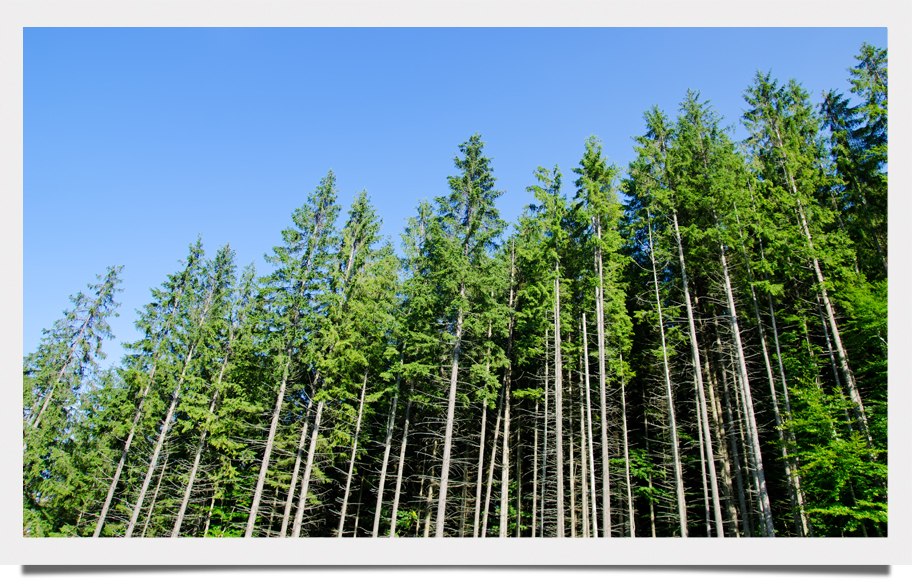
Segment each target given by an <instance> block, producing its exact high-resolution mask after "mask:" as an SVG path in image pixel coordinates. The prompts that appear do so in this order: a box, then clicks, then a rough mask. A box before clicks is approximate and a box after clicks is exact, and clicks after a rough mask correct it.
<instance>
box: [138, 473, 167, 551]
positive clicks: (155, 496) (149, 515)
mask: <svg viewBox="0 0 912 581" xmlns="http://www.w3.org/2000/svg"><path fill="white" fill-rule="evenodd" d="M167 468H168V456H165V459H164V460H162V469H161V471H160V472H159V473H158V482H156V483H155V491H154V492H153V493H152V502H150V503H149V512H147V513H146V522H145V523H144V524H143V530H142V533H140V535H139V536H140V537H145V536H146V529H148V528H149V521H150V520H151V519H152V511H153V510H155V501H156V499H158V491H159V490H160V489H161V484H162V478H164V476H165V469H167Z"/></svg>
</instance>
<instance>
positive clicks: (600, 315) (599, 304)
mask: <svg viewBox="0 0 912 581" xmlns="http://www.w3.org/2000/svg"><path fill="white" fill-rule="evenodd" d="M594 220H595V233H596V237H597V239H598V244H597V245H596V247H595V260H596V270H598V275H599V286H598V288H597V289H595V314H596V321H595V322H596V330H597V333H598V365H599V399H600V402H599V403H600V404H601V416H602V417H601V420H602V421H601V428H602V531H603V533H604V536H606V537H610V536H611V478H610V477H609V476H610V463H609V462H608V402H607V396H606V393H605V382H606V381H607V376H606V375H605V296H604V295H605V277H604V272H603V268H602V246H601V243H602V225H601V222H600V220H599V218H598V217H597V216H596V217H595V219H594Z"/></svg>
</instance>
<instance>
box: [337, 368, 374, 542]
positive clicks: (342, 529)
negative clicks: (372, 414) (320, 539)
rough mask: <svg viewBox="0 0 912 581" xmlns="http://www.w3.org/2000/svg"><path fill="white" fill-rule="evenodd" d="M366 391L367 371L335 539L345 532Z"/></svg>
mask: <svg viewBox="0 0 912 581" xmlns="http://www.w3.org/2000/svg"><path fill="white" fill-rule="evenodd" d="M366 391H367V371H365V372H364V383H362V384H361V398H360V399H359V400H358V419H357V420H356V422H355V437H354V439H353V440H352V451H351V460H350V461H349V462H348V477H347V478H346V479H345V495H344V496H343V497H342V514H341V515H339V530H338V532H337V534H336V537H338V538H342V534H343V533H344V532H345V514H346V511H347V509H348V494H349V492H350V491H351V480H352V474H354V472H355V456H356V455H357V452H358V436H360V435H361V417H362V414H363V413H364V394H365V392H366ZM356 533H357V528H356Z"/></svg>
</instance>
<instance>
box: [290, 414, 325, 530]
mask: <svg viewBox="0 0 912 581" xmlns="http://www.w3.org/2000/svg"><path fill="white" fill-rule="evenodd" d="M324 402H325V400H322V399H321V400H320V401H319V402H318V403H317V417H316V418H314V427H313V433H312V434H311V436H310V448H308V450H307V464H306V465H305V466H304V476H303V477H302V478H301V499H300V500H299V501H298V510H297V511H296V512H295V521H294V526H293V527H292V530H291V536H292V537H294V538H298V537H299V536H301V523H302V521H303V519H304V507H305V505H306V504H307V489H308V487H309V485H310V473H311V472H312V471H313V459H314V452H315V451H316V449H317V435H318V434H319V433H320V419H321V418H322V417H323V404H324Z"/></svg>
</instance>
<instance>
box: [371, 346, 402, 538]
mask: <svg viewBox="0 0 912 581" xmlns="http://www.w3.org/2000/svg"><path fill="white" fill-rule="evenodd" d="M399 364H400V365H401V364H402V361H401V360H400V361H399ZM401 379H402V373H397V374H396V392H395V394H393V405H392V407H391V408H390V416H389V422H388V423H387V425H386V442H385V443H384V445H383V465H382V468H381V469H380V484H379V485H378V486H377V506H376V507H375V508H374V527H373V529H372V533H371V536H372V537H373V538H377V537H378V536H379V534H380V512H381V510H380V509H381V508H382V507H383V488H384V486H385V485H386V469H387V466H388V465H389V455H390V445H391V444H392V441H393V424H394V423H395V419H396V405H397V404H398V403H399V383H400V380H401ZM393 518H395V515H393Z"/></svg>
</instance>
